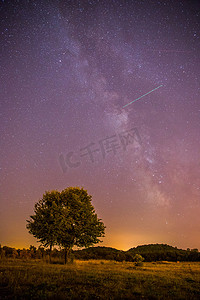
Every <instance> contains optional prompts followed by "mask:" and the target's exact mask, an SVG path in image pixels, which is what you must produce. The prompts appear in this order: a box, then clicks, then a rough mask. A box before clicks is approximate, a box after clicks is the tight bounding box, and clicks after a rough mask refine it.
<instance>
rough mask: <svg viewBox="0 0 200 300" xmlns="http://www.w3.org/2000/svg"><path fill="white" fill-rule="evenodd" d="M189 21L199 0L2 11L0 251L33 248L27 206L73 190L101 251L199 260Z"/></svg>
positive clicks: (195, 28) (197, 135)
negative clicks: (173, 253) (137, 249)
mask: <svg viewBox="0 0 200 300" xmlns="http://www.w3.org/2000/svg"><path fill="white" fill-rule="evenodd" d="M199 16H200V3H199V1H151V0H150V1H94V0H91V1H89V0H86V1H58V0H54V1H39V0H38V1H37V0H36V1H28V0H27V1H20V0H19V1H6V0H5V1H0V34H1V42H0V45H1V55H0V64H1V81H0V85H1V88H0V95H1V101H0V114H1V118H0V134H1V156H0V174H1V177H0V184H1V186H0V203H1V206H0V243H1V244H2V245H8V246H13V247H28V246H29V245H30V244H34V245H38V243H37V242H36V240H35V239H34V238H33V237H32V236H31V235H30V234H29V233H28V231H27V229H26V219H28V218H29V216H30V214H32V213H33V207H34V204H35V202H36V201H38V200H39V199H40V198H41V197H42V195H43V193H44V192H45V191H46V190H53V189H57V190H59V191H61V190H62V189H64V188H67V187H69V186H80V187H84V188H85V189H87V190H88V193H89V194H91V195H92V196H93V205H94V207H95V209H96V212H97V214H98V216H99V217H100V218H102V220H103V221H104V223H105V225H106V227H107V228H106V236H105V238H104V239H103V244H102V245H105V246H111V247H116V248H118V249H128V248H131V247H134V246H137V245H139V244H148V243H167V244H170V245H173V246H177V247H180V248H187V247H189V248H199V249H200V238H199V234H200V222H199V215H200V96H199V92H200V85H199V78H200V76H199V75H200V67H199V66H200V59H199V57H200V56H199V53H200V38H199V32H200V23H199ZM160 85H162V87H160V88H159V89H157V90H155V91H153V92H152V93H149V94H148V95H146V96H144V97H142V98H141V99H139V100H138V101H136V102H134V103H132V104H130V105H128V106H127V107H124V108H123V106H125V105H126V104H127V103H129V102H131V101H133V100H135V99H137V98H139V97H141V96H142V95H144V94H146V93H148V92H149V91H151V90H153V89H155V88H156V87H158V86H160ZM95 150H96V151H95ZM93 151H94V152H93Z"/></svg>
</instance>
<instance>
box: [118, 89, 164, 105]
mask: <svg viewBox="0 0 200 300" xmlns="http://www.w3.org/2000/svg"><path fill="white" fill-rule="evenodd" d="M161 86H163V85H162V84H161V85H159V86H158V87H157V88H155V89H153V90H151V91H150V92H148V93H146V94H144V95H142V96H140V97H139V98H137V99H135V100H133V101H131V102H130V103H128V104H126V105H124V106H123V108H124V107H126V106H128V105H129V104H132V103H133V102H135V101H137V100H139V99H141V98H142V97H144V96H146V95H148V94H150V93H152V92H153V91H155V90H157V89H159V88H160V87H161Z"/></svg>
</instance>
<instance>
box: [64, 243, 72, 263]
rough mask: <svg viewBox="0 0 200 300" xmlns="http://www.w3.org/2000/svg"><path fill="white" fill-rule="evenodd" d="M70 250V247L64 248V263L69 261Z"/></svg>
mask: <svg viewBox="0 0 200 300" xmlns="http://www.w3.org/2000/svg"><path fill="white" fill-rule="evenodd" d="M70 251H71V249H70V247H66V248H65V265H66V263H67V262H69V257H70Z"/></svg>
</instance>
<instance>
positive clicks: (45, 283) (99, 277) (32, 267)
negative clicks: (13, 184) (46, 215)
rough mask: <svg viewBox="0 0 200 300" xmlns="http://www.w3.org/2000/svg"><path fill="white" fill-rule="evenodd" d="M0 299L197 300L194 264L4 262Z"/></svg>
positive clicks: (198, 276) (199, 271) (199, 284)
mask: <svg viewBox="0 0 200 300" xmlns="http://www.w3.org/2000/svg"><path fill="white" fill-rule="evenodd" d="M0 299H106V300H107V299H170V300H171V299H200V262H180V263H176V262H164V261H163V262H146V263H144V264H143V266H140V267H138V266H135V264H134V263H133V262H116V261H107V260H89V261H80V260H76V261H74V262H73V263H68V264H66V265H62V264H58V262H56V261H54V263H51V264H49V263H46V262H43V261H42V260H22V259H4V260H0Z"/></svg>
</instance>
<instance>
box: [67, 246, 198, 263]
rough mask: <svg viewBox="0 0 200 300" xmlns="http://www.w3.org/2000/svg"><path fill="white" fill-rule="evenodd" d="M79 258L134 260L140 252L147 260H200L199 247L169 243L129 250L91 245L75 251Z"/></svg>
mask: <svg viewBox="0 0 200 300" xmlns="http://www.w3.org/2000/svg"><path fill="white" fill-rule="evenodd" d="M73 253H74V256H75V258H77V259H108V260H117V261H123V260H126V261H133V260H134V256H135V254H140V255H142V256H143V257H144V259H145V261H163V260H166V261H200V252H198V249H192V250H190V249H188V250H182V249H178V248H177V247H173V246H169V245H167V244H149V245H142V246H137V247H135V248H131V249H129V250H128V251H122V250H117V249H115V248H110V247H101V246H98V247H90V248H86V249H83V250H75V251H73Z"/></svg>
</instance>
